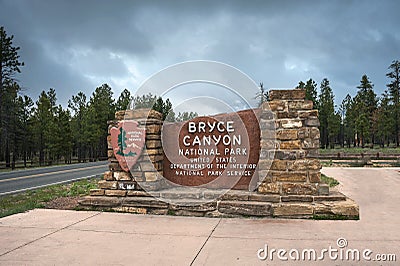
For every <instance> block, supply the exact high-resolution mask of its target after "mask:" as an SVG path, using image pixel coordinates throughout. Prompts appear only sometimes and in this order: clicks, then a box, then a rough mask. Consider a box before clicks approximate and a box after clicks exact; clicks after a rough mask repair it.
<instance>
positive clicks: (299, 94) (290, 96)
mask: <svg viewBox="0 0 400 266" xmlns="http://www.w3.org/2000/svg"><path fill="white" fill-rule="evenodd" d="M305 97H306V91H305V90H301V89H294V90H270V91H269V98H270V100H302V99H304V98H305Z"/></svg>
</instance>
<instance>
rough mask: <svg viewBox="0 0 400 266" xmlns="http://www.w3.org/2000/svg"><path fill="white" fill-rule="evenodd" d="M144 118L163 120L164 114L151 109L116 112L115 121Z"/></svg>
mask: <svg viewBox="0 0 400 266" xmlns="http://www.w3.org/2000/svg"><path fill="white" fill-rule="evenodd" d="M143 118H149V119H158V120H162V114H161V113H160V112H157V111H155V110H153V109H150V108H141V109H134V110H131V109H129V110H122V111H117V112H115V119H117V120H123V119H143Z"/></svg>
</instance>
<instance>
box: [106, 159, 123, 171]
mask: <svg viewBox="0 0 400 266" xmlns="http://www.w3.org/2000/svg"><path fill="white" fill-rule="evenodd" d="M108 169H110V171H113V172H116V171H123V170H122V168H121V166H120V165H119V163H118V162H114V161H111V162H110V163H109V164H108Z"/></svg>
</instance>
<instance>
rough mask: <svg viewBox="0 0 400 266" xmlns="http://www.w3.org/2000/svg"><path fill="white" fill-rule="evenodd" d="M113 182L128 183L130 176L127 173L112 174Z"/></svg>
mask: <svg viewBox="0 0 400 266" xmlns="http://www.w3.org/2000/svg"><path fill="white" fill-rule="evenodd" d="M114 178H115V180H123V181H129V180H132V176H131V174H130V173H129V172H114Z"/></svg>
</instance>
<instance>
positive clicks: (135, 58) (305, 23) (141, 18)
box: [0, 0, 400, 106]
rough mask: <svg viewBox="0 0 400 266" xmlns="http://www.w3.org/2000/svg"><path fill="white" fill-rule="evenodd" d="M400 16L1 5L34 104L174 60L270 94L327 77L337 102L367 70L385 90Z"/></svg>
mask: <svg viewBox="0 0 400 266" xmlns="http://www.w3.org/2000/svg"><path fill="white" fill-rule="evenodd" d="M148 2H151V3H148ZM399 10H400V1H396V0H394V1H240V2H239V1H159V3H156V2H155V1H74V0H72V1H71V0H68V1H67V0H65V1H57V0H48V1H40V0H34V1H32V0H26V1H25V0H0V25H3V26H4V27H5V28H6V30H7V32H8V34H10V35H11V34H13V35H14V36H15V37H14V44H15V45H18V46H20V47H21V51H20V55H21V59H22V60H23V61H24V62H25V65H26V66H25V67H23V68H22V73H21V74H20V75H19V76H18V79H19V80H20V83H21V85H22V86H23V87H24V88H25V90H24V93H26V94H28V95H30V96H31V97H32V98H33V99H34V100H35V101H36V100H37V97H38V95H39V93H40V91H42V90H48V89H49V88H51V87H53V88H55V89H56V92H57V95H58V99H59V102H60V103H61V104H63V105H64V106H66V102H67V101H68V99H69V98H71V96H72V95H74V94H76V93H78V92H79V91H83V92H85V93H86V94H87V96H89V95H90V94H91V93H92V92H93V91H94V89H95V88H96V87H97V86H100V85H101V84H103V83H107V84H109V85H110V86H111V87H112V88H113V91H114V93H115V96H116V97H118V95H119V93H120V92H121V91H122V90H123V89H124V88H128V89H129V90H131V91H132V92H133V93H134V92H135V90H136V89H137V88H138V86H139V85H140V84H141V83H142V82H144V81H145V79H146V78H148V77H149V76H151V75H152V74H154V73H156V72H157V71H159V70H161V69H163V68H165V67H167V66H169V65H171V64H176V63H179V62H182V61H187V60H199V59H205V60H216V61H220V62H223V63H227V64H230V65H232V66H234V67H236V68H238V69H240V70H241V71H243V72H244V73H246V74H248V75H249V76H250V77H251V78H252V79H253V80H254V81H255V82H256V83H260V82H263V83H264V87H266V88H292V87H295V86H296V85H297V84H298V82H299V80H304V81H306V80H307V79H309V78H313V79H314V80H316V81H317V82H318V84H319V83H320V82H321V80H322V79H323V78H325V77H326V78H328V79H329V80H330V82H331V86H332V88H333V90H334V93H335V95H336V102H337V103H339V102H340V101H341V100H342V98H344V96H345V95H346V94H347V93H350V94H352V95H355V93H356V91H357V88H356V86H357V85H358V84H359V81H360V79H361V76H362V75H363V74H367V75H368V76H369V77H370V79H371V81H372V82H373V83H374V84H375V90H376V92H377V94H380V93H382V92H383V91H384V90H385V85H386V84H387V83H388V80H387V78H386V76H385V74H386V73H387V72H388V69H387V68H388V66H389V65H390V63H391V61H392V60H395V59H400V15H399Z"/></svg>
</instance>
